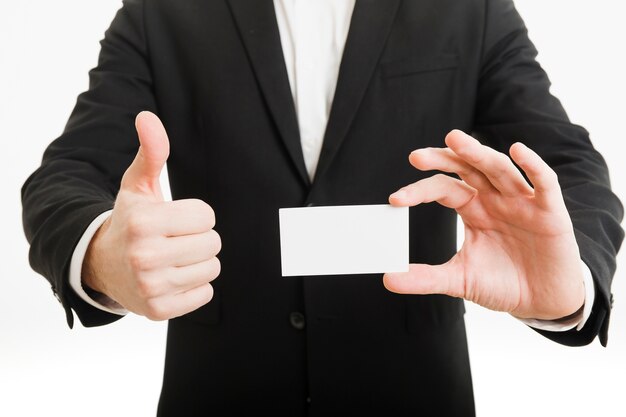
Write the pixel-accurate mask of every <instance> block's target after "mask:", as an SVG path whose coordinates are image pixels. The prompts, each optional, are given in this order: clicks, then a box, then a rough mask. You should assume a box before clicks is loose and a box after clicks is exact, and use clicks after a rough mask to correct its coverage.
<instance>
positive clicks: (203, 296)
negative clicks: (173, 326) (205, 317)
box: [145, 284, 213, 320]
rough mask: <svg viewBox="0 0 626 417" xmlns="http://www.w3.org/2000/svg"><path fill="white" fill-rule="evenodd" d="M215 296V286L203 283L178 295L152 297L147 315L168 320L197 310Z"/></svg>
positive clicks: (150, 317) (153, 318)
mask: <svg viewBox="0 0 626 417" xmlns="http://www.w3.org/2000/svg"><path fill="white" fill-rule="evenodd" d="M212 298H213V286H212V285H211V284H202V285H200V286H198V287H195V288H192V289H190V290H188V291H185V292H183V293H180V294H176V295H168V296H164V297H161V298H155V299H150V300H148V302H147V305H146V309H145V310H146V311H145V316H146V317H148V318H149V319H151V320H168V319H173V318H175V317H180V316H182V315H185V314H187V313H190V312H192V311H195V310H197V309H198V308H200V307H202V306H203V305H205V304H207V303H208V302H209V301H211V299H212Z"/></svg>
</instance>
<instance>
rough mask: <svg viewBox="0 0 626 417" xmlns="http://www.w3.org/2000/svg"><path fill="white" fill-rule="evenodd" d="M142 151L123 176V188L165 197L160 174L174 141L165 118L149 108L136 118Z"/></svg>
mask: <svg viewBox="0 0 626 417" xmlns="http://www.w3.org/2000/svg"><path fill="white" fill-rule="evenodd" d="M135 128H136V129H137V135H138V136H139V150H138V151H137V155H136V156H135V159H134V160H133V163H132V164H131V165H130V166H129V167H128V169H127V170H126V172H125V173H124V177H123V178H122V184H121V187H122V188H123V189H126V190H130V191H133V192H135V193H140V194H145V195H150V196H154V197H156V198H157V199H159V200H162V199H163V194H162V193H161V185H160V183H159V176H160V175H161V170H162V169H163V166H164V165H165V162H166V161H167V158H168V156H169V153H170V142H169V139H168V138H167V133H166V132H165V127H163V123H161V120H159V118H158V117H157V116H156V115H155V114H154V113H150V112H149V111H142V112H141V113H139V114H138V115H137V118H136V119H135Z"/></svg>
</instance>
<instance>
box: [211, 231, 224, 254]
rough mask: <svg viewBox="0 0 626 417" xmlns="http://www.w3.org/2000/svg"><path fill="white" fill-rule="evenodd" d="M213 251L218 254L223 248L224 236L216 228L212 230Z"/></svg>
mask: <svg viewBox="0 0 626 417" xmlns="http://www.w3.org/2000/svg"><path fill="white" fill-rule="evenodd" d="M210 236H211V243H210V245H211V253H214V254H215V255H217V254H218V253H220V251H221V250H222V238H221V236H220V235H219V233H217V232H216V231H215V230H212V231H211V235H210Z"/></svg>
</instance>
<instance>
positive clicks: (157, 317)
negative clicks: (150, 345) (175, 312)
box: [144, 299, 169, 321]
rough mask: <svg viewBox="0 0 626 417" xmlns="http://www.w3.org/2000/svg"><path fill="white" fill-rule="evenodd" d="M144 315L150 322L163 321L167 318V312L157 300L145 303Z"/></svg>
mask: <svg viewBox="0 0 626 417" xmlns="http://www.w3.org/2000/svg"><path fill="white" fill-rule="evenodd" d="M144 315H145V316H146V317H147V318H148V319H150V320H152V321H163V320H167V319H168V318H169V312H168V310H167V309H166V308H165V306H164V305H163V303H162V302H161V301H160V300H158V299H149V300H147V301H146V306H145V311H144Z"/></svg>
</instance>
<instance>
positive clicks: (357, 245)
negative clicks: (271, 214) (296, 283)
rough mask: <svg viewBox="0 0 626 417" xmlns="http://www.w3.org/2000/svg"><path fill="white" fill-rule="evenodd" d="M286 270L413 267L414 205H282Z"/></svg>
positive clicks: (317, 271) (353, 271) (292, 273)
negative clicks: (411, 227)
mask: <svg viewBox="0 0 626 417" xmlns="http://www.w3.org/2000/svg"><path fill="white" fill-rule="evenodd" d="M279 220H280V250H281V264H282V274H283V276H284V277H287V276H303V275H344V274H373V273H382V272H406V271H408V270H409V210H408V208H407V207H392V206H390V205H368V206H333V207H306V208H286V209H280V210H279Z"/></svg>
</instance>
